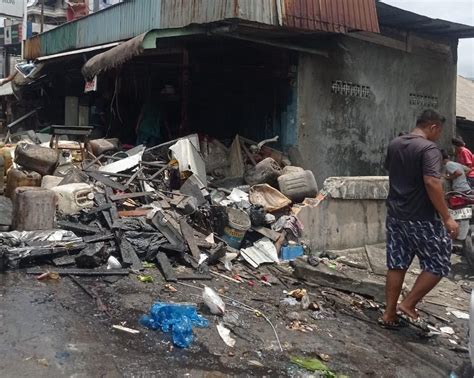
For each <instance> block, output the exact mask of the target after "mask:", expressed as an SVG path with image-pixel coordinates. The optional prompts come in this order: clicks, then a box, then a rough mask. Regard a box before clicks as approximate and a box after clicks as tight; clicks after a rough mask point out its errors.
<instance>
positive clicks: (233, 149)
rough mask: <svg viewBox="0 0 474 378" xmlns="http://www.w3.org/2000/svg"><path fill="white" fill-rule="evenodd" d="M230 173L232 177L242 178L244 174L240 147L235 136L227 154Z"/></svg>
mask: <svg viewBox="0 0 474 378" xmlns="http://www.w3.org/2000/svg"><path fill="white" fill-rule="evenodd" d="M229 160H230V173H231V175H232V177H242V176H243V175H244V173H245V167H244V161H243V158H242V150H241V147H240V138H239V136H238V135H237V136H236V137H235V139H234V141H233V142H232V145H231V146H230V152H229Z"/></svg>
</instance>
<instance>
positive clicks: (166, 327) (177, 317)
mask: <svg viewBox="0 0 474 378" xmlns="http://www.w3.org/2000/svg"><path fill="white" fill-rule="evenodd" d="M140 324H142V325H143V326H145V327H147V328H150V329H152V330H158V329H161V330H162V331H163V332H165V333H167V332H171V333H172V338H173V344H174V345H176V346H177V347H180V348H187V347H188V346H189V345H191V343H192V342H193V339H194V336H193V327H199V328H207V327H208V326H209V323H208V321H207V319H205V318H204V317H202V316H200V315H198V313H197V310H196V307H194V306H193V305H189V304H177V303H163V302H157V303H155V304H154V305H153V306H152V307H151V310H150V315H143V316H142V317H141V318H140Z"/></svg>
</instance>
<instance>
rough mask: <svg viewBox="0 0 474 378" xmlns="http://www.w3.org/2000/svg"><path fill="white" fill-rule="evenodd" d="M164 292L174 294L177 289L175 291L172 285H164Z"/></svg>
mask: <svg viewBox="0 0 474 378" xmlns="http://www.w3.org/2000/svg"><path fill="white" fill-rule="evenodd" d="M165 290H166V291H169V292H170V293H176V292H177V291H178V289H176V288H175V287H174V286H173V285H171V284H166V285H165Z"/></svg>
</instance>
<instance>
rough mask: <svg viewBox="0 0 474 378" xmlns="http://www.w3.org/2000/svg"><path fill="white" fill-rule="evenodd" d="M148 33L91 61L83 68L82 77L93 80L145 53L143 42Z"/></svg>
mask: <svg viewBox="0 0 474 378" xmlns="http://www.w3.org/2000/svg"><path fill="white" fill-rule="evenodd" d="M146 35H147V33H144V34H141V35H139V36H137V37H135V38H132V39H129V40H128V41H126V42H124V43H122V44H120V45H118V46H116V47H114V48H112V49H110V50H108V51H105V52H103V53H101V54H97V55H96V56H94V57H92V58H91V59H89V60H88V61H87V62H86V64H84V66H83V67H82V75H83V76H84V77H85V78H86V79H87V80H92V79H93V78H94V76H97V75H98V74H100V73H101V72H104V71H107V70H110V69H112V68H115V67H118V66H121V65H122V64H124V63H125V62H128V61H129V60H131V59H132V58H133V57H135V56H138V55H141V54H142V53H143V40H144V38H145V36H146Z"/></svg>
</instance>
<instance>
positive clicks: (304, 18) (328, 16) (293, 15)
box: [277, 0, 380, 33]
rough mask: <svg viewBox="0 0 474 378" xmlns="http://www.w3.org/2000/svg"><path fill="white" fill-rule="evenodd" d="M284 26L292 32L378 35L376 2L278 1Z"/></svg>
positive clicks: (334, 0)
mask: <svg viewBox="0 0 474 378" xmlns="http://www.w3.org/2000/svg"><path fill="white" fill-rule="evenodd" d="M277 1H281V9H282V13H283V14H282V21H283V26H286V27H289V28H291V29H303V30H311V31H317V30H320V31H326V32H334V33H346V32H348V31H351V30H362V31H368V32H373V33H379V32H380V30H379V25H378V19H377V10H376V6H375V0H357V1H354V0H277Z"/></svg>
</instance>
